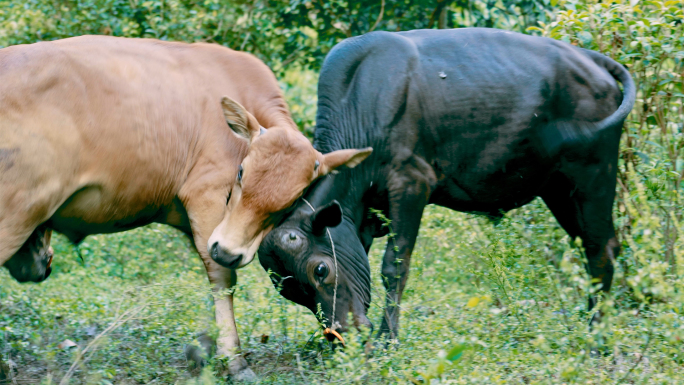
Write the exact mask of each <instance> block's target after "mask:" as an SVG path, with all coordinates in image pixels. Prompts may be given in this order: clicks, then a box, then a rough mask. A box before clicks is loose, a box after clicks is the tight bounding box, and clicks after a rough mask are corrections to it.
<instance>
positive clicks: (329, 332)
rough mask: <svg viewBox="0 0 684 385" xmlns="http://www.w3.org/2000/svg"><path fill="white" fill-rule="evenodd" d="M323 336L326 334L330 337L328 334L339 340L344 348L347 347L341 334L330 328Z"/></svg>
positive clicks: (326, 329)
mask: <svg viewBox="0 0 684 385" xmlns="http://www.w3.org/2000/svg"><path fill="white" fill-rule="evenodd" d="M323 334H325V335H328V334H332V335H334V336H335V338H337V339H338V340H339V341H340V342H341V343H342V347H345V344H344V338H342V336H341V335H340V333H338V332H336V331H334V330H332V329H330V328H325V330H324V331H323Z"/></svg>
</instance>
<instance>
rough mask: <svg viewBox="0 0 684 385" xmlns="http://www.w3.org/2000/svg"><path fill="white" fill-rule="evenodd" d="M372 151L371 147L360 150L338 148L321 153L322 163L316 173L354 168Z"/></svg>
mask: <svg viewBox="0 0 684 385" xmlns="http://www.w3.org/2000/svg"><path fill="white" fill-rule="evenodd" d="M372 152H373V149H372V148H371V147H368V148H364V149H361V150H357V149H351V150H338V151H333V152H331V153H328V154H325V155H323V164H322V165H321V171H320V173H319V174H318V175H319V176H323V175H326V174H329V173H331V172H333V171H335V170H336V169H338V168H342V167H346V168H354V167H356V166H358V165H359V163H361V162H363V161H364V160H365V159H366V158H368V156H369V155H370V154H371V153H372Z"/></svg>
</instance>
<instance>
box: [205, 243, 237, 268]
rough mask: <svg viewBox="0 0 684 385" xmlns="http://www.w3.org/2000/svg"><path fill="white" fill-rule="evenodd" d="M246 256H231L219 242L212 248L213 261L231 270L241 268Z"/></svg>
mask: <svg viewBox="0 0 684 385" xmlns="http://www.w3.org/2000/svg"><path fill="white" fill-rule="evenodd" d="M242 258H244V255H242V254H235V255H234V254H230V253H226V252H225V250H223V249H222V248H221V247H219V244H218V242H216V243H214V244H213V245H212V246H211V259H213V260H214V261H216V263H218V264H219V265H221V266H223V267H227V268H229V269H236V268H237V267H238V266H240V262H242Z"/></svg>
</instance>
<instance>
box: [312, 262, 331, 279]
mask: <svg viewBox="0 0 684 385" xmlns="http://www.w3.org/2000/svg"><path fill="white" fill-rule="evenodd" d="M314 274H316V276H318V277H319V278H325V277H327V276H328V265H326V264H325V263H321V264H320V265H318V266H316V270H314Z"/></svg>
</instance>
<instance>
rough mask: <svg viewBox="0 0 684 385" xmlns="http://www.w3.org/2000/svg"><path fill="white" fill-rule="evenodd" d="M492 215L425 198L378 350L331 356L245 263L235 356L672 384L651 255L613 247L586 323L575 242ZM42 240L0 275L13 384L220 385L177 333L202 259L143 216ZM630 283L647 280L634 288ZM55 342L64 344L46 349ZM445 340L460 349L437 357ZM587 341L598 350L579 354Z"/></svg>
mask: <svg viewBox="0 0 684 385" xmlns="http://www.w3.org/2000/svg"><path fill="white" fill-rule="evenodd" d="M508 218H509V219H505V220H504V221H503V222H502V223H501V224H499V225H497V226H494V225H492V224H490V223H489V222H488V221H487V220H485V219H483V218H480V217H475V216H472V215H465V214H461V213H456V212H453V211H449V210H447V209H444V208H440V207H433V206H431V207H428V209H427V211H426V213H425V215H424V218H423V226H422V228H421V233H420V237H419V240H418V244H417V246H416V249H415V252H414V255H413V262H412V267H411V275H410V279H409V283H408V287H407V290H406V293H405V296H404V302H403V303H402V308H403V313H402V319H401V322H402V323H401V336H400V337H401V342H400V343H399V344H398V345H394V344H391V345H389V346H388V347H386V348H385V347H384V345H382V344H375V345H374V346H373V349H367V348H366V347H364V346H363V345H362V340H363V339H364V338H363V335H361V334H358V333H352V335H350V336H349V337H348V347H347V348H346V349H336V350H335V351H334V352H333V351H332V349H331V348H330V346H329V345H328V344H327V343H325V342H323V340H322V337H321V336H320V333H318V332H317V331H318V329H317V324H316V321H315V319H314V317H313V316H312V315H311V314H309V311H308V310H306V309H304V308H301V307H299V306H296V305H294V304H291V303H289V302H288V301H286V300H284V299H282V298H281V297H280V296H279V294H278V293H277V292H276V291H275V290H274V289H273V287H272V285H271V284H270V281H269V279H268V277H267V274H266V272H264V270H263V269H262V268H261V266H259V264H258V262H255V263H252V264H251V265H250V266H248V267H246V268H244V269H243V270H241V271H240V272H239V282H238V289H237V292H236V312H237V320H238V325H239V332H240V337H241V340H242V344H243V347H244V349H245V351H246V353H247V354H248V355H247V360H248V361H249V363H250V365H251V366H252V368H253V369H254V370H255V372H256V373H257V375H258V376H259V378H260V381H261V383H262V384H295V383H313V384H316V383H318V384H327V383H341V384H369V383H372V384H375V383H378V384H394V383H411V381H413V382H415V383H428V381H430V380H429V378H433V379H432V380H431V381H432V382H431V383H433V384H534V383H539V384H562V383H566V384H571V383H582V384H586V383H592V384H609V383H614V384H617V383H623V384H635V383H644V384H645V383H649V384H651V383H654V384H660V383H662V384H673V383H683V382H684V360H683V359H682V354H683V353H684V352H683V350H682V347H683V344H682V342H681V341H682V339H683V338H684V317H682V315H681V314H682V301H681V294H679V288H680V287H681V286H682V283H683V282H682V275H681V274H679V275H677V274H675V273H676V271H677V270H678V269H676V268H674V267H668V266H661V265H662V262H658V261H659V260H660V257H658V256H656V255H654V256H653V257H654V258H653V261H646V262H647V263H645V264H641V265H640V264H638V263H637V262H636V261H637V260H639V258H641V257H640V256H639V255H640V254H639V253H638V252H635V250H634V249H633V248H630V247H628V248H627V250H625V253H623V256H622V257H621V260H620V261H619V264H618V272H617V275H616V279H615V286H614V293H615V294H614V296H613V297H612V298H611V299H610V300H609V301H607V302H610V304H612V305H613V306H607V307H606V309H607V310H608V317H607V322H606V324H605V325H604V326H602V327H599V328H597V329H596V330H594V331H590V330H589V328H588V326H587V320H588V319H589V317H590V314H588V313H587V311H586V299H585V298H586V292H587V288H588V284H589V282H588V281H587V276H586V274H585V273H584V271H583V268H582V266H581V263H580V261H581V257H580V253H578V252H577V250H576V249H575V248H573V247H571V246H570V245H569V240H568V239H567V237H566V236H565V233H564V232H563V231H562V230H561V229H560V228H559V227H558V225H557V224H556V222H555V220H554V219H553V217H552V216H551V215H550V213H549V212H548V210H546V208H545V207H544V206H543V204H541V203H540V202H538V201H535V202H534V203H533V204H531V205H529V206H527V207H526V208H524V209H521V210H517V211H516V212H514V213H511V214H509V216H508ZM636 230H638V229H635V231H636ZM641 237H643V231H642V235H641ZM636 240H637V241H639V242H640V243H639V244H636V245H648V244H649V243H648V242H647V240H645V239H642V238H638V239H636ZM627 243H628V242H627ZM639 247H641V246H639ZM644 247H645V246H644ZM55 250H56V258H55V271H54V273H53V276H52V277H50V279H49V280H47V281H46V282H44V283H42V284H39V285H34V284H30V285H19V284H17V283H15V282H14V281H13V280H12V279H11V278H10V277H9V275H8V273H7V272H6V271H5V270H4V269H3V270H2V271H1V272H0V282H2V286H1V287H0V353H1V354H2V355H3V357H4V359H5V360H6V361H7V360H11V364H12V366H14V367H15V373H14V374H15V381H16V383H18V384H38V383H42V384H49V383H53V384H56V383H59V382H60V380H61V379H62V377H63V376H64V374H65V373H66V372H67V371H68V370H69V368H70V367H71V366H72V364H74V362H76V364H75V366H74V372H73V373H74V374H73V377H72V379H71V383H73V384H76V383H79V384H80V383H88V384H138V383H140V384H148V383H155V384H173V383H179V384H185V383H187V384H191V383H196V384H214V383H224V380H223V379H219V378H217V377H216V376H215V375H214V371H213V368H214V367H217V366H218V365H212V367H210V368H209V369H207V370H206V371H205V372H204V373H203V374H202V375H201V377H199V378H192V377H191V376H190V375H189V374H188V373H187V370H186V362H185V359H184V355H183V347H184V345H185V344H187V343H190V342H191V341H192V339H193V337H194V335H195V334H196V333H197V332H199V331H202V330H209V331H215V328H212V325H211V318H212V316H213V313H212V310H211V301H210V300H209V298H210V296H209V295H210V294H209V286H208V283H207V279H206V277H205V274H204V271H203V267H202V265H201V263H200V261H199V258H198V257H197V256H196V255H195V253H194V252H193V251H192V250H191V249H190V247H189V243H188V241H187V240H186V239H185V238H184V237H183V236H182V235H181V234H179V233H177V232H176V231H174V230H172V229H170V228H167V227H164V226H160V225H153V226H148V227H146V228H143V229H138V230H135V231H131V232H127V233H123V234H115V235H107V236H102V235H100V236H93V237H89V238H87V239H86V241H85V243H84V244H83V245H82V246H81V248H80V252H81V254H82V256H83V262H82V261H81V260H80V259H79V257H78V254H77V252H76V250H75V249H74V248H73V247H72V246H70V245H69V244H68V243H67V242H66V241H65V239H64V238H62V237H57V239H56V242H55ZM382 250H384V240H378V241H377V242H376V244H375V245H374V247H373V249H372V252H371V264H372V267H373V270H374V272H375V273H376V274H375V275H374V283H373V304H372V306H371V310H370V318H371V320H372V321H373V322H374V323H375V324H376V325H379V322H380V315H381V311H382V308H381V305H382V303H383V302H384V301H383V295H384V289H383V288H382V284H381V283H380V281H379V274H377V272H378V271H379V265H380V260H381V257H382ZM649 250H650V249H649ZM637 251H638V250H637ZM646 251H648V250H646ZM646 251H645V252H646ZM679 254H680V252H679V249H677V255H679ZM656 262H657V263H656ZM637 277H640V278H638V279H637ZM635 281H636V282H635ZM640 282H641V283H640ZM646 283H647V284H646ZM643 287H648V288H651V289H653V290H651V291H655V292H654V293H650V294H649V295H648V296H646V297H643V296H642V295H641V294H639V293H640V292H642V291H643V292H645V291H644V290H642V289H643ZM112 325H114V326H115V328H114V329H112V330H109V331H106V329H107V328H108V327H110V326H112ZM103 332H104V333H103ZM263 336H269V338H268V341H267V342H266V343H262V341H263V340H265V337H263ZM66 339H69V340H71V341H73V342H75V343H76V344H77V345H78V346H77V347H74V348H71V349H68V350H64V349H60V348H59V347H58V345H59V344H60V343H61V342H62V341H64V340H66ZM93 341H95V342H93ZM459 346H461V347H463V348H465V349H464V350H463V354H462V355H461V356H459V357H457V359H454V360H453V362H452V361H451V360H449V359H447V358H454V357H451V356H447V354H446V352H449V351H450V350H452V349H453V348H454V347H459ZM597 346H598V349H599V351H600V352H601V353H602V354H601V355H599V356H595V355H594V356H592V355H591V354H590V351H591V350H592V349H596V347H597ZM86 348H87V349H88V350H87V351H85V354H83V352H84V350H85V349H86ZM213 364H216V362H213Z"/></svg>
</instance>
